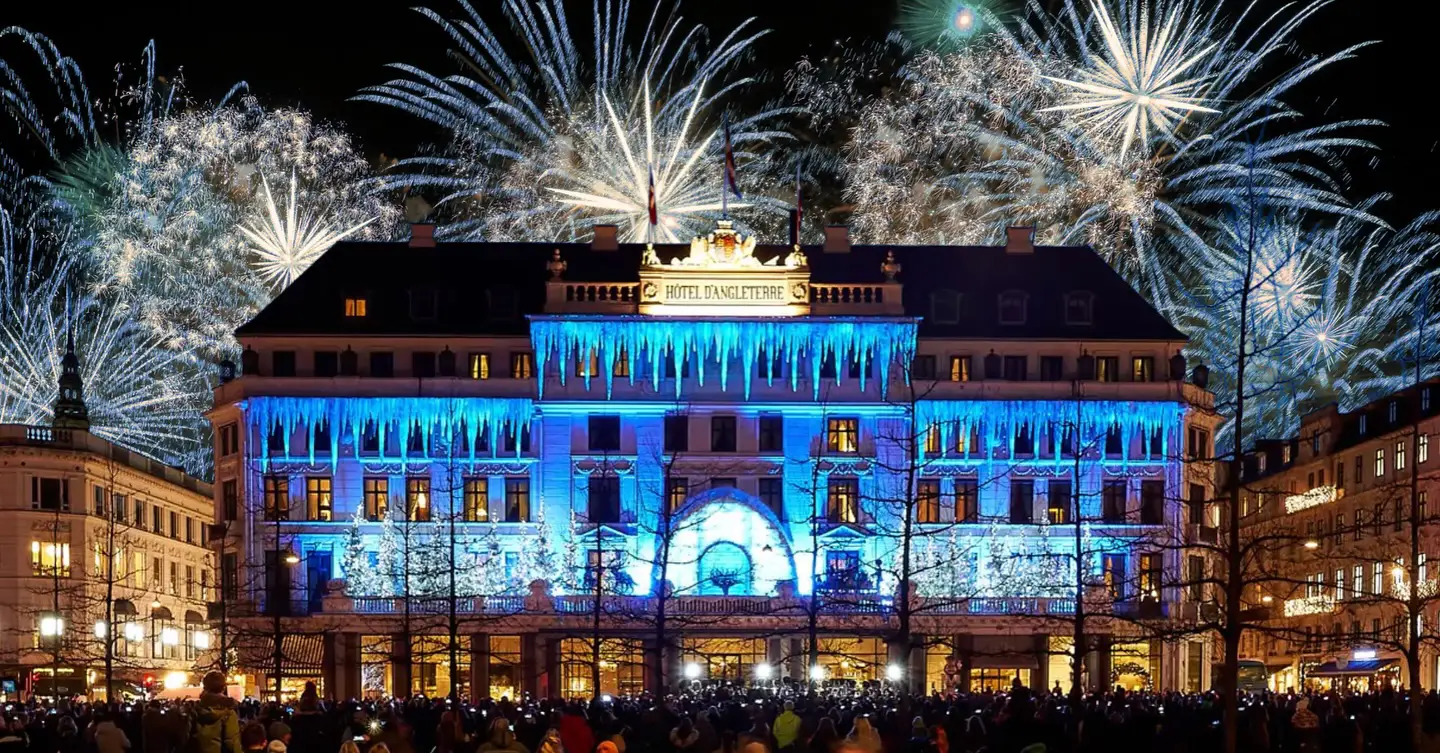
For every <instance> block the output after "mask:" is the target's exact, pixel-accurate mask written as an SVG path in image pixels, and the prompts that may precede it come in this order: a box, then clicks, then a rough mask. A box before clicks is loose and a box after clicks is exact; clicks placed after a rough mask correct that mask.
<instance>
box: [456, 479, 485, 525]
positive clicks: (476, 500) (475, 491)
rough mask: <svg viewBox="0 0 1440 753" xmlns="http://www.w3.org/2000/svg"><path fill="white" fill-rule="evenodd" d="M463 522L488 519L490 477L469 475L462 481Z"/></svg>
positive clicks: (480, 521) (476, 521) (481, 521)
mask: <svg viewBox="0 0 1440 753" xmlns="http://www.w3.org/2000/svg"><path fill="white" fill-rule="evenodd" d="M463 504H464V506H465V510H464V514H465V522H467V523H483V522H485V521H487V520H489V519H490V479H487V478H484V477H474V476H472V477H470V478H467V479H465V481H464V499H463Z"/></svg>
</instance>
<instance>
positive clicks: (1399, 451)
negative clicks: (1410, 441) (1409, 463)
mask: <svg viewBox="0 0 1440 753" xmlns="http://www.w3.org/2000/svg"><path fill="white" fill-rule="evenodd" d="M1395 470H1397V471H1403V470H1405V440H1403V439H1402V440H1400V441H1399V442H1396V443H1395Z"/></svg>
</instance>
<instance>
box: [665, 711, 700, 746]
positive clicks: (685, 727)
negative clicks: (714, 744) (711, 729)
mask: <svg viewBox="0 0 1440 753" xmlns="http://www.w3.org/2000/svg"><path fill="white" fill-rule="evenodd" d="M699 742H700V731H699V730H697V729H695V723H694V722H692V721H690V720H689V719H688V718H686V717H681V718H680V723H679V724H677V725H675V728H674V729H672V730H670V745H671V748H672V749H673V750H674V751H675V753H698V752H697V751H696V748H695V745H696V744H697V743H699Z"/></svg>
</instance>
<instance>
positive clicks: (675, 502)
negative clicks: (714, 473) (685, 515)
mask: <svg viewBox="0 0 1440 753" xmlns="http://www.w3.org/2000/svg"><path fill="white" fill-rule="evenodd" d="M689 498H690V479H688V478H685V477H683V476H670V477H668V478H666V479H665V499H666V506H667V508H668V509H669V511H670V512H672V513H673V512H675V511H677V510H679V509H680V508H682V507H684V506H685V500H687V499H689Z"/></svg>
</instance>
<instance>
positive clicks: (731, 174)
mask: <svg viewBox="0 0 1440 753" xmlns="http://www.w3.org/2000/svg"><path fill="white" fill-rule="evenodd" d="M721 123H722V124H723V126H724V128H725V186H726V187H727V188H729V189H730V192H731V193H733V194H735V198H737V199H743V198H745V197H744V196H741V195H740V182H739V181H738V180H736V178H735V149H734V148H733V147H731V145H730V116H729V114H725V115H722V116H721Z"/></svg>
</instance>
